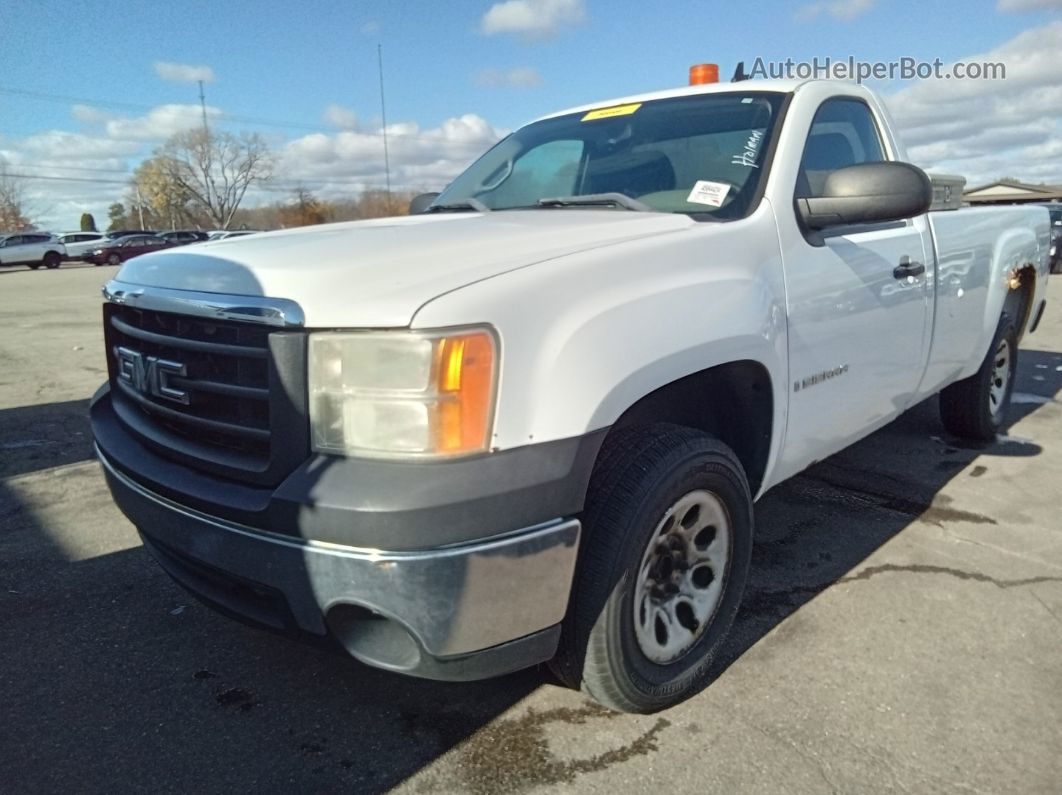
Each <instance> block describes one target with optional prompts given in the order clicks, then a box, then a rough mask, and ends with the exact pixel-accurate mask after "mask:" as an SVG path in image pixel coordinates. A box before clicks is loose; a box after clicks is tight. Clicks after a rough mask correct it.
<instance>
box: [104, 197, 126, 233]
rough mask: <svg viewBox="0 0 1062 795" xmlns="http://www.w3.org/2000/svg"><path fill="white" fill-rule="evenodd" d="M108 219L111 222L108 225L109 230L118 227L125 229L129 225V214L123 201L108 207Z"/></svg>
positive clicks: (111, 230)
mask: <svg viewBox="0 0 1062 795" xmlns="http://www.w3.org/2000/svg"><path fill="white" fill-rule="evenodd" d="M107 220H108V221H110V223H109V224H108V225H107V231H108V232H113V231H114V230H116V229H124V228H127V227H128V226H129V216H128V215H126V212H125V205H124V204H122V203H121V202H115V203H114V204H112V205H111V206H110V207H108V208H107Z"/></svg>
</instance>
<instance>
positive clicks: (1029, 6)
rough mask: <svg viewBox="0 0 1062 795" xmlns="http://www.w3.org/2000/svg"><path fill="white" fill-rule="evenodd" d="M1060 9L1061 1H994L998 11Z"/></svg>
mask: <svg viewBox="0 0 1062 795" xmlns="http://www.w3.org/2000/svg"><path fill="white" fill-rule="evenodd" d="M1045 8H1047V9H1051V8H1058V9H1062V0H996V9H997V10H999V11H1003V12H1007V11H1040V10H1041V9H1045Z"/></svg>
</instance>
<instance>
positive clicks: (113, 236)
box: [107, 229, 155, 240]
mask: <svg viewBox="0 0 1062 795" xmlns="http://www.w3.org/2000/svg"><path fill="white" fill-rule="evenodd" d="M153 234H155V230H154V229H113V230H111V231H109V232H107V239H108V240H118V239H119V238H122V237H128V236H129V235H153Z"/></svg>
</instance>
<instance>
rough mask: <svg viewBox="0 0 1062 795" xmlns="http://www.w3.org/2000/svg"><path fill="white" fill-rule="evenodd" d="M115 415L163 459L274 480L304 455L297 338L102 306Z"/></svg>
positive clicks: (249, 326)
mask: <svg viewBox="0 0 1062 795" xmlns="http://www.w3.org/2000/svg"><path fill="white" fill-rule="evenodd" d="M104 328H105V337H106V340H107V354H108V357H107V359H108V368H109V371H110V382H111V395H112V401H113V405H114V409H115V413H116V414H117V415H118V417H119V419H120V420H121V421H122V423H123V424H124V425H125V426H126V428H127V429H128V430H129V431H130V432H131V433H133V434H134V435H135V436H136V437H137V438H138V439H140V441H142V442H143V443H145V444H146V445H148V446H150V447H151V448H152V449H153V450H154V451H155V452H157V453H159V454H161V455H163V456H164V457H167V458H170V459H173V460H176V461H178V462H180V463H183V464H187V465H190V466H192V467H194V468H197V469H202V470H206V471H210V472H213V473H215V474H219V475H222V476H225V477H229V478H233V479H237V480H241V481H245V482H250V483H255V484H261V485H275V484H276V483H279V482H280V480H281V479H283V477H285V476H286V475H287V474H289V473H290V472H291V471H292V470H293V469H294V468H295V467H296V466H297V465H298V464H299V463H301V462H302V461H304V460H305V459H306V456H307V455H308V435H309V434H308V427H307V426H308V423H307V418H306V397H305V391H306V390H305V384H304V373H305V335H304V334H303V333H301V332H298V331H279V330H274V329H271V328H269V327H267V326H263V325H261V324H257V323H245V322H238V321H229V320H217V321H216V320H212V319H208V318H201V317H193V316H188V315H180V314H174V313H168V312H158V311H154V310H147V309H140V308H137V307H133V306H126V305H119V304H105V305H104Z"/></svg>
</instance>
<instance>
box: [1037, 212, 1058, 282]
mask: <svg viewBox="0 0 1062 795" xmlns="http://www.w3.org/2000/svg"><path fill="white" fill-rule="evenodd" d="M1039 206H1040V207H1045V208H1047V213H1048V215H1050V216H1051V273H1062V203H1059V202H1047V203H1044V204H1041V205H1039Z"/></svg>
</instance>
